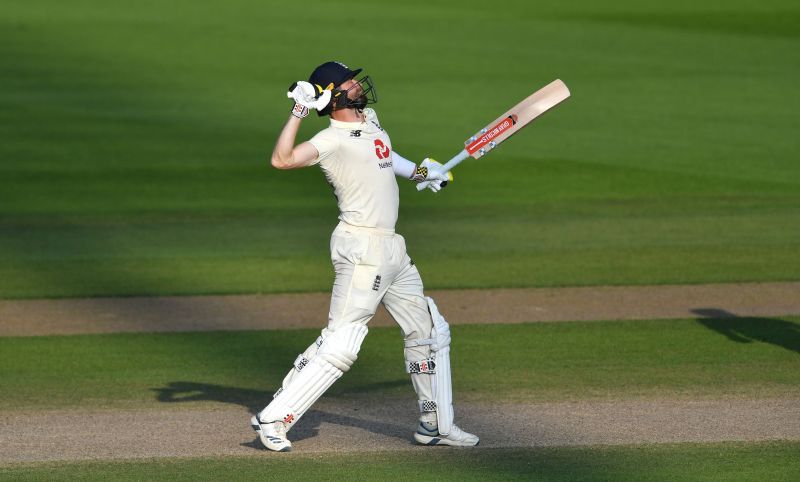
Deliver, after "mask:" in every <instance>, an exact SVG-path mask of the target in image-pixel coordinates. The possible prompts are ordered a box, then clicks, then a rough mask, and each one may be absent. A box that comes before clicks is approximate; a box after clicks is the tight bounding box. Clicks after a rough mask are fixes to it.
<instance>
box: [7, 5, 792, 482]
mask: <svg viewBox="0 0 800 482" xmlns="http://www.w3.org/2000/svg"><path fill="white" fill-rule="evenodd" d="M0 11H1V12H2V14H0V299H2V298H39V297H76V296H109V295H115V296H130V295H165V294H206V293H276V292H302V291H327V290H328V289H329V288H330V284H331V281H332V269H331V267H330V262H329V259H328V238H329V235H330V232H331V230H332V228H333V226H334V225H335V224H336V215H337V212H336V206H335V202H334V199H333V196H332V195H331V191H330V188H329V187H328V186H327V185H326V183H325V181H324V179H323V176H322V175H321V173H320V172H319V171H318V170H317V169H306V170H300V171H294V172H279V171H277V170H274V169H272V168H270V167H269V166H268V163H267V159H268V156H269V152H270V151H271V149H272V145H273V142H274V140H275V138H276V136H277V134H278V132H279V130H280V129H281V127H282V125H283V123H284V122H285V120H286V118H287V117H288V110H289V108H290V105H289V103H288V101H287V100H286V99H285V96H284V93H283V92H284V89H285V88H286V87H287V86H288V85H289V83H290V82H292V81H294V80H297V79H299V78H304V77H306V76H307V75H308V74H309V73H310V71H311V69H312V68H313V67H314V66H316V65H317V64H319V63H321V62H323V61H326V60H329V59H338V60H342V61H344V62H346V63H347V64H349V65H350V66H352V67H364V68H365V69H366V72H367V73H369V74H370V75H371V76H372V77H373V79H374V80H375V82H376V84H377V89H378V93H379V97H380V103H379V104H378V105H377V106H376V108H377V110H378V113H379V115H380V118H381V121H382V124H383V125H384V127H386V128H387V130H388V132H389V134H390V135H391V137H392V141H393V146H394V148H395V149H396V150H397V151H398V152H400V153H402V154H403V155H404V156H406V157H409V158H411V159H422V158H423V157H425V156H433V157H435V158H437V159H439V160H442V161H443V160H446V159H447V158H448V157H449V156H451V155H453V154H455V153H456V152H457V151H458V150H459V148H460V146H461V143H462V142H463V141H464V140H465V139H466V138H467V137H468V136H469V135H471V134H473V133H474V131H475V130H477V129H478V128H480V127H482V126H483V125H485V124H486V123H487V122H488V121H490V120H492V119H494V118H495V117H496V116H497V115H499V114H500V113H502V112H503V111H505V110H506V109H507V108H508V107H510V106H511V105H513V104H514V103H516V102H518V101H519V100H520V99H522V98H523V97H524V96H526V95H528V94H529V93H531V92H532V91H533V90H535V89H537V88H539V87H541V86H543V85H545V84H546V83H548V82H550V81H551V80H553V79H554V78H561V79H562V80H564V81H565V82H566V83H567V85H569V87H570V89H571V91H572V98H571V99H570V100H569V101H568V102H566V103H565V104H564V105H562V106H560V107H559V108H558V109H556V110H555V111H554V112H552V113H550V114H548V115H547V116H545V117H544V118H543V119H541V121H539V122H537V123H536V124H535V125H533V126H531V127H529V128H527V129H526V130H525V131H523V132H521V133H520V134H518V135H517V136H515V137H514V139H512V140H511V141H509V142H507V143H504V144H503V145H502V146H501V147H500V148H499V149H498V150H496V151H494V152H492V153H491V154H489V155H488V156H487V157H486V158H484V159H482V160H481V161H474V160H468V161H465V163H464V164H462V165H461V166H459V167H458V168H457V169H456V171H455V176H456V179H455V182H454V183H453V184H452V186H451V187H448V188H447V189H446V190H445V191H444V192H442V193H440V194H437V195H433V194H431V193H429V192H425V193H417V192H416V190H415V189H414V187H413V186H412V185H410V183H407V182H403V181H400V184H401V199H402V206H401V213H400V221H399V223H398V230H399V231H400V232H401V233H402V234H404V235H405V237H406V239H407V242H408V246H409V252H410V254H411V255H412V256H413V258H414V259H415V261H416V262H417V265H418V266H419V268H420V270H421V272H422V275H423V279H424V280H425V283H426V287H427V288H428V289H437V288H492V287H532V286H576V285H585V286H592V285H621V284H665V283H679V284H693V283H706V282H739V281H781V280H798V279H800V222H798V221H800V163H798V162H797V161H798V158H800V140H798V137H797V135H796V132H795V131H796V130H797V125H798V121H800V114H798V112H800V91H798V89H797V83H798V79H799V78H800V63H799V62H797V54H796V52H797V51H798V50H799V49H800V7H798V5H797V4H796V2H791V1H789V0H763V1H761V2H756V3H753V2H748V1H744V0H729V1H725V2H721V1H714V0H693V1H688V0H671V1H670V2H641V1H633V0H612V1H610V2H604V3H602V4H601V3H597V2H589V1H588V0H579V1H576V2H558V1H555V0H547V1H536V2H527V1H521V0H512V1H508V2H504V3H503V4H502V5H499V4H498V5H494V4H488V3H486V2H477V1H465V0H461V1H458V2H456V1H453V0H445V1H440V2H422V1H418V0H412V1H409V2H402V3H398V2H388V1H379V2H373V3H369V4H363V3H362V4H354V3H347V4H341V3H336V2H334V3H331V2H320V1H317V0H310V1H306V2H295V3H291V2H283V3H280V4H270V3H269V2H256V1H251V0H231V1H228V2H219V1H216V2H215V1H206V2H200V3H198V2H188V1H186V0H177V1H173V2H167V3H164V2H154V1H151V0H146V1H143V2H135V3H131V2H121V1H114V0H111V1H105V2H100V1H98V0H75V1H71V2H56V1H53V0H42V1H38V2H28V1H22V0H6V1H4V2H3V6H2V8H1V9H0ZM325 126H326V121H324V120H321V119H317V118H316V117H313V116H312V117H309V118H308V119H307V120H306V121H304V124H303V126H302V129H301V136H300V137H301V138H302V139H306V138H308V137H310V136H311V135H313V134H314V133H315V132H316V131H317V130H319V129H321V128H323V127H325ZM2 322H3V320H0V323H2ZM799 327H800V318H798V317H797V316H792V317H781V318H768V319H748V318H740V319H735V320H671V321H636V322H602V323H563V324H557V323H545V324H527V325H516V326H502V325H497V326H457V327H454V329H453V331H454V335H455V337H454V340H455V341H454V343H455V344H454V352H453V353H454V367H455V369H456V373H457V375H456V377H455V383H456V389H457V397H459V399H461V400H468V401H469V400H473V401H480V400H486V399H489V398H490V397H493V396H499V397H502V398H503V399H504V400H511V401H517V402H523V403H524V402H526V401H528V402H536V401H563V400H579V399H603V400H605V399H609V400H617V399H630V398H665V397H666V398H671V399H672V398H685V399H701V398H719V397H748V398H757V397H770V396H789V397H793V398H797V396H798V386H800V379H798V373H800V367H799V366H798V353H800V344H799V343H800V341H798V340H800V338H799V337H798V331H799ZM314 336H315V332H313V331H311V330H306V331H294V332H288V331H270V332H252V333H235V332H232V333H183V334H112V335H91V336H66V337H56V336H53V337H37V338H26V337H19V338H2V337H0V410H2V411H9V410H20V409H33V410H36V409H53V408H58V407H65V408H68V409H69V408H78V407H83V408H87V409H92V408H99V407H112V408H113V407H141V408H143V409H148V408H154V407H163V406H165V405H167V404H165V403H163V402H161V401H159V394H161V395H163V394H165V393H168V394H173V395H180V394H181V393H183V392H185V393H193V394H197V393H200V394H201V395H202V396H201V397H200V399H199V400H196V401H194V402H187V403H185V404H173V406H175V407H176V408H177V407H178V406H181V407H184V406H191V405H192V404H199V405H214V404H219V403H223V404H231V403H233V404H240V405H246V406H248V407H255V406H259V405H261V404H262V403H263V401H264V399H265V398H266V397H268V396H269V392H268V390H270V389H272V388H273V387H274V386H276V384H277V383H278V382H279V381H280V379H281V378H282V377H283V375H284V373H285V369H286V368H288V365H287V363H288V362H289V361H291V360H292V359H293V358H294V356H295V355H296V353H297V352H298V351H299V350H302V349H303V348H304V347H305V346H306V344H307V343H308V342H309V341H310V340H311V339H313V337H314ZM499 354H502V356H500V355H499ZM359 358H360V361H359V363H358V364H357V365H356V366H355V367H354V369H353V370H352V371H351V372H350V373H349V374H348V375H347V376H346V377H345V378H344V379H343V380H342V381H341V382H340V383H339V384H337V385H335V386H334V388H333V389H332V391H331V392H330V396H332V397H362V396H364V397H374V396H384V395H385V396H386V397H392V398H397V397H399V396H413V395H412V394H411V389H410V388H409V386H408V380H407V376H406V375H405V373H403V372H402V369H401V368H400V361H401V360H402V352H401V349H400V344H399V339H398V335H397V332H396V330H390V329H380V328H378V329H373V330H371V334H370V336H369V338H368V339H367V341H366V343H365V345H364V348H363V351H362V353H361V354H360V356H359ZM476 359H492V360H494V361H495V363H494V364H493V365H492V366H484V365H481V364H478V365H476V364H475V363H473V361H474V360H476ZM493 367H494V368H497V369H504V372H505V374H506V376H505V377H497V376H496V373H495V372H494V371H493ZM468 371H469V373H470V375H469V376H465V375H464V374H465V373H466V372H468ZM459 373H460V374H461V375H458V374H459ZM182 390H183V392H181V391H182ZM798 448H799V447H798V444H797V442H773V443H726V444H677V445H659V446H622V447H583V448H577V447H575V448H569V447H562V448H552V449H498V450H487V451H478V452H475V453H472V452H471V453H469V455H466V454H467V452H464V451H445V452H435V453H432V454H431V455H429V456H428V458H429V460H430V461H431V462H432V463H433V464H434V465H435V466H439V467H447V472H445V473H442V475H441V476H437V478H440V479H443V480H454V479H458V480H470V479H489V478H502V479H531V478H535V479H537V480H737V479H738V480H797V479H798V476H797V474H798V472H800V467H798V462H797V457H796V453H797V451H798ZM476 454H477V455H476ZM268 460H269V461H268V462H265V458H263V457H252V458H222V459H177V460H176V459H160V460H148V461H143V462H138V461H127V462H114V463H110V462H107V461H99V462H85V463H83V462H82V463H70V462H69V461H65V462H63V463H41V464H24V465H14V466H3V467H0V478H2V479H4V480H5V479H10V480H17V479H41V478H48V479H50V478H54V479H69V480H83V479H147V480H151V479H152V480H158V479H170V480H182V479H191V480H196V479H221V478H226V477H228V476H229V475H230V474H231V473H236V474H238V475H240V477H239V478H241V479H255V478H264V477H265V476H266V475H265V474H272V475H275V476H277V477H284V478H300V479H305V480H308V479H310V478H322V479H324V478H336V477H340V478H343V477H347V478H352V479H356V480H359V479H363V480H367V479H374V478H381V479H383V478H386V479H397V478H401V477H402V478H404V479H405V478H408V476H409V474H415V472H414V471H415V470H417V469H418V466H419V464H418V462H419V460H418V459H416V458H413V457H411V456H409V455H408V454H405V453H383V454H379V455H376V456H375V457H371V458H370V460H367V461H361V462H359V461H358V460H355V459H354V458H353V457H352V456H349V455H347V456H341V455H338V454H337V455H324V456H303V455H302V454H293V455H292V456H291V457H290V458H288V459H281V460H278V461H276V460H275V459H268ZM341 467H348V470H349V471H348V472H344V471H343V470H344V469H342V468H341Z"/></svg>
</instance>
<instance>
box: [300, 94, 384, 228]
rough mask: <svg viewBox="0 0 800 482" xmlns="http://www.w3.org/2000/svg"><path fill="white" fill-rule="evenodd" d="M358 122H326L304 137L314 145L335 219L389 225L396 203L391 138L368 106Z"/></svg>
mask: <svg viewBox="0 0 800 482" xmlns="http://www.w3.org/2000/svg"><path fill="white" fill-rule="evenodd" d="M364 117H365V120H364V122H341V121H337V120H335V119H331V125H330V127H328V128H327V129H325V130H322V131H320V132H319V133H318V134H317V135H315V136H314V137H312V138H311V140H310V141H309V142H311V144H313V145H314V147H316V148H317V151H318V152H319V157H318V158H317V160H316V161H314V163H315V164H316V163H319V166H320V167H321V168H322V172H324V173H325V177H326V178H327V180H328V183H330V185H331V186H333V191H334V194H335V195H336V200H337V202H338V204H339V212H340V214H339V219H340V220H341V221H344V222H346V223H347V224H351V225H353V226H362V227H367V228H381V229H392V230H393V229H394V225H395V223H396V222H397V210H398V206H399V204H400V196H399V190H398V187H397V181H396V180H395V174H394V170H393V169H392V152H391V149H392V143H391V141H390V140H389V135H388V134H386V132H385V131H384V130H383V129H382V128H381V126H380V124H379V123H378V117H377V115H375V111H374V110H372V109H364Z"/></svg>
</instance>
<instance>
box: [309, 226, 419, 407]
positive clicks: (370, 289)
mask: <svg viewBox="0 0 800 482" xmlns="http://www.w3.org/2000/svg"><path fill="white" fill-rule="evenodd" d="M331 262H332V263H333V269H334V271H335V273H336V278H335V280H334V282H333V292H332V294H331V307H330V311H329V313H328V327H327V328H326V329H325V330H323V331H322V334H323V336H325V335H326V333H328V332H331V331H335V330H337V329H339V328H341V327H344V326H347V325H348V324H351V323H358V324H362V325H365V324H367V322H369V320H371V319H372V317H373V316H374V315H375V312H376V310H377V309H378V305H379V304H380V303H381V302H383V305H384V306H385V307H386V310H387V311H388V312H389V314H390V315H391V316H392V318H393V319H394V320H395V322H396V323H397V324H398V325H400V329H401V330H402V333H403V339H404V340H405V341H410V340H419V339H427V338H430V337H431V330H432V329H433V321H432V320H431V314H430V312H428V303H427V301H425V295H424V294H423V285H422V278H421V277H420V275H419V271H418V270H417V267H416V266H415V265H414V262H413V261H412V260H411V258H410V257H409V256H408V254H407V253H406V241H405V239H404V238H403V236H401V235H399V234H397V233H395V232H394V231H389V230H383V229H377V228H361V227H357V226H351V225H349V224H346V223H344V222H340V223H339V225H338V226H337V227H336V229H335V230H334V231H333V234H332V235H331ZM430 353H431V350H430V346H429V345H422V346H416V347H408V348H405V359H406V360H410V361H418V360H425V359H427V358H429V357H430V356H431V355H430ZM411 381H412V384H413V385H414V390H416V392H417V395H418V397H419V399H420V400H433V388H432V377H431V375H430V374H425V373H422V374H419V373H415V374H412V375H411Z"/></svg>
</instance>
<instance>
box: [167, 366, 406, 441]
mask: <svg viewBox="0 0 800 482" xmlns="http://www.w3.org/2000/svg"><path fill="white" fill-rule="evenodd" d="M407 383H408V381H407V380H398V381H396V382H380V383H378V384H375V385H376V387H375V388H372V389H370V387H371V385H373V384H366V385H361V386H359V387H358V389H357V390H356V391H359V392H365V391H371V390H378V389H381V388H388V387H390V386H397V385H399V384H404V385H405V384H407ZM152 390H153V391H154V392H156V399H157V400H158V401H159V402H164V403H178V402H202V401H207V402H220V403H230V404H234V405H241V406H243V407H246V408H247V409H248V410H249V411H250V413H256V412H257V411H258V410H261V409H262V408H264V406H265V405H266V404H267V403H268V402H269V401H270V400H272V392H268V391H265V390H253V389H249V388H236V387H226V386H223V385H215V384H211V383H196V382H171V383H169V384H168V385H167V386H166V387H163V388H153V389H152ZM358 403H359V402H356V401H354V402H353V405H354V407H353V408H352V411H353V412H358V411H360V410H359V408H358V407H357V406H355V405H357V404H358ZM370 403H380V402H379V401H374V400H373V401H371V402H370ZM410 407H411V409H412V410H413V404H412V406H410ZM323 422H326V423H332V424H336V425H343V426H347V427H355V428H360V429H363V430H367V431H369V432H372V433H375V434H378V435H383V436H388V437H395V438H399V439H401V440H403V441H406V442H408V443H409V444H411V438H410V436H409V435H410V434H409V430H410V429H411V428H413V427H414V426H413V425H408V424H406V425H399V424H394V423H386V422H381V421H376V420H368V419H365V418H360V417H358V416H357V414H356V415H342V414H338V413H330V412H326V411H324V410H315V409H311V410H309V411H308V412H306V414H305V415H303V418H302V419H301V420H300V421H299V422H297V424H296V425H295V427H294V428H292V432H291V433H292V437H291V440H292V441H293V442H295V441H300V440H304V439H307V438H312V437H316V436H317V435H318V434H319V427H320V425H321V424H322V423H323ZM244 423H247V424H248V425H249V420H245V421H244ZM242 445H244V446H246V447H254V448H259V449H260V448H261V445H260V442H258V440H257V439H256V440H254V441H253V442H247V443H243V444H242Z"/></svg>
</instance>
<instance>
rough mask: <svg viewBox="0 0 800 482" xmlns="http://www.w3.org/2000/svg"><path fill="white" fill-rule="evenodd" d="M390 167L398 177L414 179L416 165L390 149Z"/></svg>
mask: <svg viewBox="0 0 800 482" xmlns="http://www.w3.org/2000/svg"><path fill="white" fill-rule="evenodd" d="M392 169H393V170H394V173H395V175H396V176H398V177H402V178H403V179H414V175H415V174H416V171H417V165H416V164H414V163H413V162H411V161H409V160H408V159H406V158H405V157H403V156H401V155H400V154H398V153H396V152H394V151H392Z"/></svg>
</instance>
